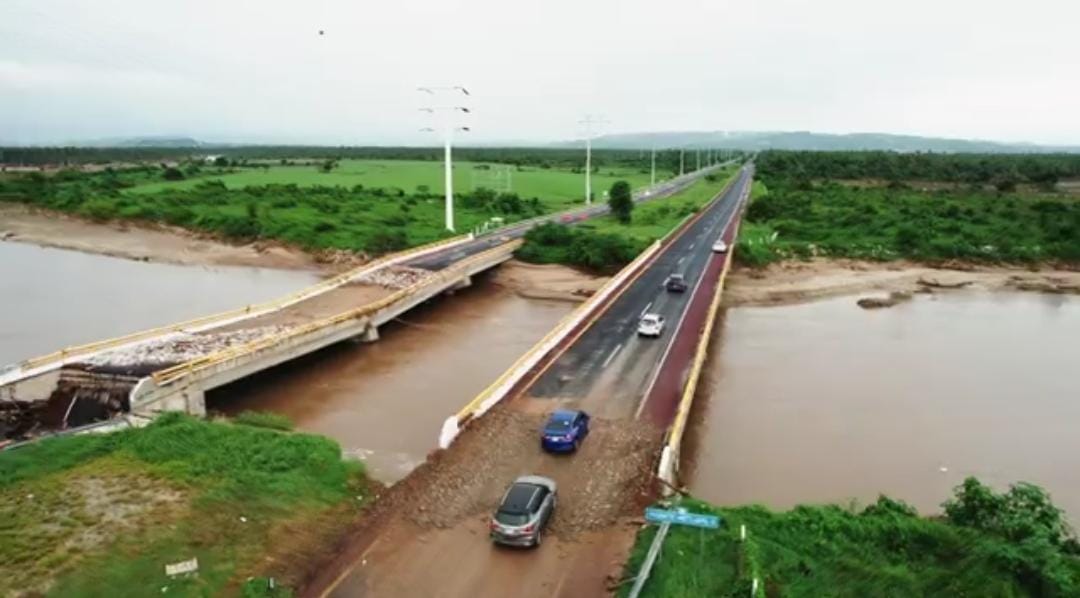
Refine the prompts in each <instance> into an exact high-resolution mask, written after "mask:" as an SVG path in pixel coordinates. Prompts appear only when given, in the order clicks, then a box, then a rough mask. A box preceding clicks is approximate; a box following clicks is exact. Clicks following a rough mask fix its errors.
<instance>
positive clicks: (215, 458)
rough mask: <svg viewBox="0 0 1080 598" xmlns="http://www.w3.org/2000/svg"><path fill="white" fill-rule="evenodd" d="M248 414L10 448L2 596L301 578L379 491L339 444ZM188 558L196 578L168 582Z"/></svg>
mask: <svg viewBox="0 0 1080 598" xmlns="http://www.w3.org/2000/svg"><path fill="white" fill-rule="evenodd" d="M241 419H242V420H243V421H246V422H248V424H247V425H239V424H229V423H220V422H209V421H205V420H196V419H193V418H191V417H188V416H184V415H179V414H176V413H170V414H166V415H164V416H162V417H161V418H159V419H158V420H157V421H155V422H154V423H153V424H151V425H150V426H148V427H146V428H141V429H132V430H125V431H121V432H116V433H112V434H89V435H81V436H68V437H63V438H55V439H47V440H44V441H42V442H39V443H37V444H34V445H30V446H27V447H23V448H19V449H14V450H8V451H4V452H0V595H4V596H8V595H42V594H45V593H48V594H50V595H57V596H159V595H162V594H163V593H166V592H167V595H169V596H177V595H179V596H216V595H221V594H232V595H237V594H240V593H241V588H243V587H244V586H245V585H246V586H250V587H248V588H245V591H244V593H245V595H261V594H260V593H258V592H255V593H252V592H253V591H254V590H256V589H257V587H256V586H259V585H260V583H259V578H265V577H268V576H273V577H275V578H276V579H277V581H278V583H279V584H281V585H292V586H293V587H295V585H297V584H299V583H300V582H302V580H303V576H304V575H305V574H306V573H307V570H308V568H309V567H310V566H311V565H312V562H314V561H319V560H321V558H325V556H326V554H325V552H322V551H323V550H324V548H325V547H326V546H333V545H334V544H335V541H336V539H337V538H338V537H339V536H340V533H341V530H343V529H344V528H345V527H346V526H348V525H349V524H350V522H352V521H354V520H355V519H356V518H357V517H358V516H359V515H360V513H361V510H362V508H363V507H364V506H365V505H366V504H367V503H368V502H369V499H370V495H371V494H372V493H373V492H371V491H369V490H368V486H367V482H366V478H365V476H364V474H363V468H362V464H361V463H359V462H355V461H350V462H346V461H343V460H342V458H341V447H339V446H338V445H337V443H336V442H334V441H333V440H330V439H327V438H324V437H321V436H312V435H308V434H297V433H290V432H287V431H280V428H288V427H290V426H289V424H288V422H286V421H283V420H282V418H280V417H273V416H270V417H267V416H258V415H253V414H249V415H247V416H245V417H244V418H241ZM191 558H197V559H198V561H199V571H198V575H197V576H195V577H189V578H184V579H175V578H169V577H167V576H166V575H165V569H164V567H165V565H166V564H170V563H176V562H180V561H186V560H188V559H191ZM249 578H256V579H255V580H254V581H248V580H249ZM262 587H264V588H265V580H264V581H263V585H262ZM162 588H167V590H163V589H162Z"/></svg>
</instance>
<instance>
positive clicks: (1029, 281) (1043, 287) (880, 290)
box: [724, 258, 1080, 307]
mask: <svg viewBox="0 0 1080 598" xmlns="http://www.w3.org/2000/svg"><path fill="white" fill-rule="evenodd" d="M960 288H966V289H972V290H984V291H1033V292H1042V293H1056V294H1071V295H1080V270H1064V269H1055V268H1049V267H1047V268H1040V269H1030V268H1020V267H1009V266H981V265H972V264H963V263H956V264H954V265H952V267H931V266H927V265H924V264H918V263H915V262H910V261H904V260H899V261H893V262H872V261H862V260H848V259H826V258H815V259H810V260H806V261H799V260H787V261H783V262H776V263H773V264H769V265H768V266H766V267H763V268H751V267H747V266H740V267H736V268H735V269H733V270H732V271H731V273H730V275H729V276H728V279H727V287H726V288H725V291H724V305H725V306H727V307H741V306H768V305H791V304H795V303H803V302H807V301H814V300H817V299H825V298H828V297H837V296H842V295H855V294H860V293H870V292H873V293H875V295H878V294H888V293H935V292H942V291H947V290H950V289H960Z"/></svg>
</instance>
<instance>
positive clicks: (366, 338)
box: [357, 323, 379, 343]
mask: <svg viewBox="0 0 1080 598" xmlns="http://www.w3.org/2000/svg"><path fill="white" fill-rule="evenodd" d="M357 338H358V340H359V341H360V342H362V343H373V342H375V341H377V340H379V327H378V326H376V325H375V324H370V323H369V324H368V325H367V327H365V328H364V332H363V334H361V335H360V336H359V337H357Z"/></svg>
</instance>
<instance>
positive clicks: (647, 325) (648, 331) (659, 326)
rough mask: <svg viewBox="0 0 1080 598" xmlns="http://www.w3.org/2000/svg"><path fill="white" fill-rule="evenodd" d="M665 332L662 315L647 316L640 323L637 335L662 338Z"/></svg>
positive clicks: (642, 317)
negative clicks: (661, 335)
mask: <svg viewBox="0 0 1080 598" xmlns="http://www.w3.org/2000/svg"><path fill="white" fill-rule="evenodd" d="M663 331H664V316H661V315H660V314H645V315H644V316H641V322H639V323H638V327H637V333H638V334H639V335H640V336H654V337H656V336H660V334H661V333H662V332H663Z"/></svg>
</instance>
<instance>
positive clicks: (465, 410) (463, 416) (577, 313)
mask: <svg viewBox="0 0 1080 598" xmlns="http://www.w3.org/2000/svg"><path fill="white" fill-rule="evenodd" d="M657 244H659V241H657V242H656V243H654V244H653V245H652V246H650V250H647V251H643V252H641V255H639V256H637V257H636V258H634V260H633V261H632V262H630V263H629V264H627V265H626V266H625V267H624V268H623V271H628V272H633V270H634V269H635V268H637V267H638V265H639V264H640V263H641V262H643V261H645V260H647V259H649V258H650V257H652V256H653V254H654V253H656V251H655V246H656V245H657ZM625 281H626V279H625V278H624V279H619V278H618V277H617V276H616V277H613V278H611V279H610V280H608V281H607V282H605V283H604V284H603V286H601V287H600V288H599V289H597V290H596V292H595V293H593V295H592V297H589V298H588V299H586V300H585V302H584V303H582V304H581V305H580V306H578V308H577V309H575V310H573V311H571V312H570V313H568V314H566V315H565V316H563V318H562V319H561V320H559V323H558V324H556V325H555V327H554V328H552V329H551V331H550V332H548V333H547V334H546V335H544V338H542V339H540V340H539V341H537V343H536V344H534V345H533V346H532V347H531V348H529V350H528V351H526V352H525V353H524V354H523V355H522V356H521V357H519V358H518V359H517V361H515V362H514V364H513V365H511V366H510V367H509V368H507V369H506V371H504V372H503V373H502V375H500V376H499V377H498V378H496V379H495V381H494V382H492V383H491V384H489V385H488V386H487V388H485V389H484V390H482V391H480V393H479V394H477V395H476V397H475V398H473V400H471V401H469V402H468V403H467V404H466V405H465V406H464V407H462V408H461V409H460V410H459V411H458V412H457V419H458V422H462V421H464V420H467V419H468V418H469V417H471V416H472V413H473V412H474V411H476V410H477V409H478V408H479V407H480V405H482V404H483V403H484V401H486V400H487V399H488V398H489V397H491V395H492V394H494V392H495V391H496V390H497V389H498V388H499V387H500V386H502V385H503V384H505V383H506V381H507V380H509V379H510V378H511V377H512V376H514V375H515V374H516V373H517V372H518V370H519V369H520V368H521V367H522V366H523V365H524V364H525V363H526V362H528V360H529V359H530V358H532V357H533V356H534V355H535V354H536V353H537V352H538V351H540V350H541V349H543V348H544V346H545V345H546V344H547V343H549V342H551V340H552V339H553V338H555V337H556V336H558V335H559V334H563V333H564V332H565V330H564V329H565V328H567V327H568V326H570V325H572V324H577V322H575V321H574V320H575V319H577V318H580V317H581V314H583V313H589V311H591V310H592V309H593V307H594V306H595V305H596V303H598V302H600V301H603V300H604V299H606V293H607V290H608V288H609V287H612V286H614V285H617V284H622V283H623V282H625Z"/></svg>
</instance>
